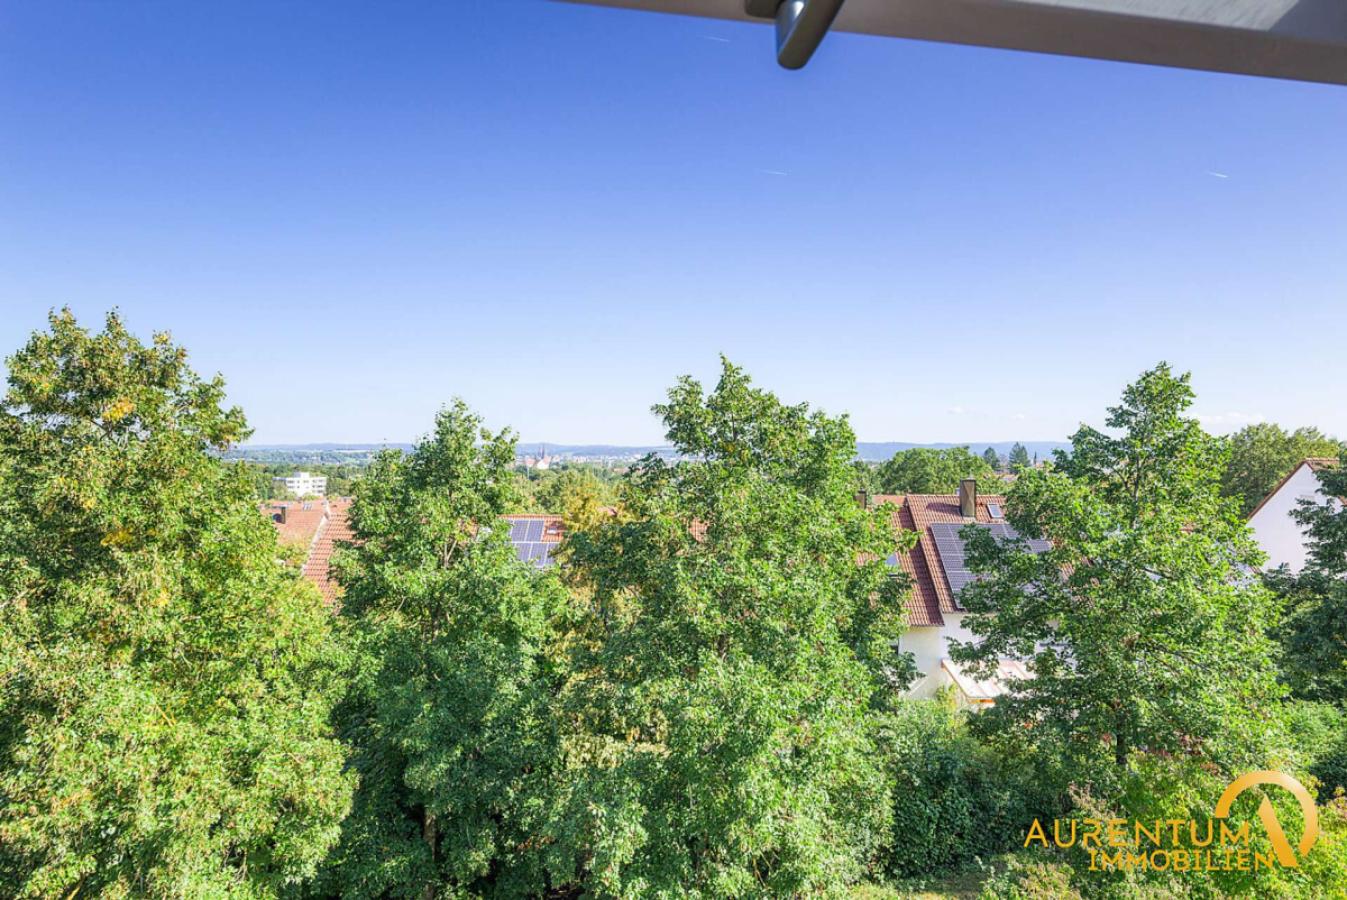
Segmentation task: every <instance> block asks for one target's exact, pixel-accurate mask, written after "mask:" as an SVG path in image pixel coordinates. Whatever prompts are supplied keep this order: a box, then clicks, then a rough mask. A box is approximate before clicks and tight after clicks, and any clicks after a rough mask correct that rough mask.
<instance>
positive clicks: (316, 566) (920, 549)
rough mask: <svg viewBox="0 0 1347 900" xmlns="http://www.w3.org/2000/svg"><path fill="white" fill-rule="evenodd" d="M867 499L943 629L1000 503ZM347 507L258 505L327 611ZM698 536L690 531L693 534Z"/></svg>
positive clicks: (552, 520)
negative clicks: (967, 534)
mask: <svg viewBox="0 0 1347 900" xmlns="http://www.w3.org/2000/svg"><path fill="white" fill-rule="evenodd" d="M1318 462H1331V461H1318ZM868 500H869V502H870V504H871V505H872V506H879V505H881V504H885V503H888V504H892V505H893V507H894V511H893V514H892V522H893V526H894V529H895V531H897V530H903V531H915V532H917V534H918V535H919V537H918V539H917V543H916V545H915V546H914V547H913V548H912V549H911V550H910V551H908V552H906V553H894V554H893V555H892V556H890V557H889V560H888V562H889V564H890V565H893V566H896V567H898V568H900V569H902V571H903V572H905V573H906V574H907V575H908V576H909V577H910V578H911V580H912V591H911V594H910V595H909V596H908V599H907V612H908V624H909V625H911V626H913V627H923V626H925V627H940V626H943V625H944V624H945V615H946V614H950V613H958V612H961V609H960V607H959V605H958V603H957V601H956V600H955V595H956V593H957V591H958V590H959V588H960V587H962V585H963V584H964V583H966V581H967V580H968V578H969V577H970V576H969V575H968V573H967V570H966V568H965V567H964V561H963V556H962V552H963V550H962V541H961V540H960V539H959V538H958V537H957V533H958V529H959V528H960V527H962V526H963V525H966V524H969V523H972V522H976V523H978V524H981V525H988V526H1001V527H1003V528H1007V530H1008V526H1006V524H1005V498H1004V497H1002V496H1000V495H986V496H976V495H975V496H974V497H973V498H972V508H973V510H974V515H973V516H972V517H966V516H965V515H964V514H963V509H962V507H961V505H960V495H959V494H876V495H871V496H870V497H869V498H868ZM350 508H351V499H350V498H349V497H331V498H328V499H327V500H273V501H269V502H268V503H266V504H264V506H263V509H264V511H265V512H267V513H268V514H269V515H270V516H271V519H272V521H273V522H274V523H275V524H276V529H277V531H278V533H279V534H280V536H281V539H282V540H283V541H285V542H286V543H292V544H301V545H305V544H307V546H308V548H309V549H308V553H307V556H306V557H305V562H304V566H303V575H304V578H305V579H307V580H309V581H310V582H312V583H313V584H314V585H315V586H317V587H318V589H319V591H320V592H321V593H322V595H323V599H324V600H325V601H326V602H327V603H328V604H330V605H333V606H335V605H336V604H337V603H338V602H339V601H340V597H341V589H340V586H339V585H338V584H337V583H336V581H335V580H334V579H333V578H332V575H331V572H330V569H329V567H330V564H331V561H332V555H333V553H334V551H335V550H336V548H337V545H338V544H339V543H341V542H343V541H350V540H352V539H353V534H352V532H351V525H350V518H349V515H350ZM502 518H503V519H504V521H506V522H507V523H509V526H510V542H511V543H512V544H513V545H514V548H515V552H516V554H517V555H518V557H519V559H520V561H521V562H527V563H531V564H533V565H534V566H536V567H537V568H539V569H545V568H548V567H549V566H552V565H554V564H555V562H556V559H555V557H554V556H553V553H554V552H555V550H556V548H557V545H558V544H560V542H561V540H562V538H563V537H564V535H565V528H564V525H563V522H562V518H561V516H554V515H540V514H523V513H521V514H516V515H508V516H503V517H502ZM699 530H701V529H698V528H697V527H696V526H694V532H695V531H699Z"/></svg>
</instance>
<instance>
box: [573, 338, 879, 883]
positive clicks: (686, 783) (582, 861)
mask: <svg viewBox="0 0 1347 900" xmlns="http://www.w3.org/2000/svg"><path fill="white" fill-rule="evenodd" d="M655 409H656V412H657V413H658V414H660V415H661V416H662V418H663V419H664V422H665V425H666V429H667V433H668V436H669V439H670V440H671V441H672V442H674V444H675V446H676V448H677V450H678V451H679V452H680V453H681V454H683V458H682V459H680V460H679V461H677V462H673V463H670V462H666V461H664V460H661V459H658V458H654V457H652V458H649V459H646V460H644V461H643V462H642V463H641V464H640V465H638V466H637V467H636V468H635V469H634V470H633V472H632V473H631V475H630V477H629V480H628V483H627V484H626V485H625V493H624V497H625V498H626V500H627V503H626V507H625V509H624V517H623V518H621V519H619V520H615V521H609V522H605V523H601V524H599V525H598V526H597V527H596V528H594V529H592V530H590V531H588V532H584V533H581V534H579V535H576V536H575V537H574V538H572V541H571V556H570V559H571V564H572V566H573V567H574V569H575V571H576V572H577V573H578V574H579V576H580V577H581V578H582V579H583V580H584V583H585V585H586V586H587V587H588V588H589V589H590V590H592V593H593V618H594V624H593V626H592V628H590V629H589V631H590V633H597V635H598V639H597V641H595V642H594V643H593V644H592V645H589V649H588V650H586V651H583V652H582V653H581V654H580V656H579V658H578V659H577V662H576V670H577V676H576V677H575V678H574V679H573V681H572V683H571V685H570V686H569V688H568V691H567V694H566V705H567V708H568V709H569V710H571V711H572V714H573V715H574V717H575V718H576V720H577V722H578V723H579V725H580V731H581V735H580V736H578V737H577V738H576V739H574V740H572V741H571V742H570V744H569V747H568V750H569V753H570V758H571V771H572V776H573V778H574V779H575V783H574V785H573V787H572V788H571V791H570V794H569V797H570V801H569V803H568V805H567V807H566V809H565V811H564V812H563V813H562V815H561V816H560V817H559V820H558V824H557V826H556V828H557V831H558V837H557V841H558V849H557V852H556V854H555V858H556V859H557V862H556V863H555V864H554V865H555V866H556V867H557V870H558V871H565V872H574V873H575V874H577V875H578V876H580V877H581V878H583V879H584V880H585V882H586V883H587V884H589V885H590V886H591V889H593V890H595V891H596V892H597V893H599V894H600V895H604V896H625V897H635V896H670V897H672V896H706V897H713V896H714V897H720V896H785V895H790V894H795V893H806V892H810V891H813V890H821V889H825V888H828V887H833V886H837V885H840V884H843V883H846V882H847V881H850V880H854V879H855V878H856V877H857V876H858V875H859V874H860V873H861V872H862V871H863V870H864V868H865V866H866V865H867V864H868V863H869V862H870V861H871V859H872V858H873V855H874V854H875V852H876V851H877V848H878V846H879V845H880V844H881V843H882V841H883V840H884V839H885V836H886V829H887V818H888V815H889V804H888V799H887V798H888V790H887V782H886V780H885V775H884V772H883V768H882V766H881V765H880V763H879V761H878V760H877V758H876V748H875V744H874V733H875V731H874V730H875V728H876V723H877V721H878V720H879V717H880V715H881V713H882V709H883V708H884V705H885V704H886V703H887V702H888V700H889V698H890V697H891V694H890V692H889V688H888V684H887V682H886V680H885V678H886V675H888V674H891V673H892V672H893V671H894V670H895V668H896V663H897V660H896V658H895V654H894V653H893V651H892V650H891V649H890V648H889V644H888V642H889V641H890V640H892V639H893V638H895V637H896V636H897V634H898V633H899V631H900V630H901V622H902V617H901V591H902V589H903V585H902V584H901V583H900V582H899V581H898V580H897V579H894V578H892V577H891V576H890V575H889V574H888V572H887V570H886V567H885V566H884V564H883V562H882V560H883V559H884V558H885V557H886V556H888V555H889V554H890V553H892V552H893V549H894V546H893V545H894V543H895V542H894V538H893V536H892V533H891V532H890V531H889V523H888V516H887V514H884V513H880V512H877V511H873V510H871V511H866V510H863V509H861V508H860V507H859V506H858V505H857V504H856V503H855V501H854V499H853V497H852V493H851V486H852V483H853V470H852V466H851V458H852V456H853V454H854V448H855V438H854V435H853V434H852V432H851V429H850V428H849V426H848V425H847V423H846V421H845V419H841V418H830V417H828V416H826V415H825V414H823V413H821V412H816V411H810V410H809V409H808V408H807V407H805V406H787V405H784V404H782V403H780V401H778V400H777V399H776V398H775V397H774V396H773V395H772V394H770V393H768V392H766V391H762V390H759V389H757V388H754V387H753V386H752V384H751V382H750V381H749V379H748V378H747V376H746V375H744V373H743V372H742V371H741V370H739V369H737V368H736V367H734V366H732V365H730V364H729V363H728V362H726V363H725V364H724V367H723V371H722V376H721V379H720V381H719V383H718V384H717V386H716V388H715V390H714V391H712V392H711V393H709V394H707V393H704V392H703V390H702V388H701V386H700V385H699V384H697V383H696V382H695V381H693V380H692V379H690V378H683V379H680V380H679V382H678V383H677V384H676V385H675V386H674V388H673V389H672V390H671V391H670V392H669V401H668V402H667V403H665V404H661V405H659V406H657V407H656V408H655ZM879 648H883V649H879Z"/></svg>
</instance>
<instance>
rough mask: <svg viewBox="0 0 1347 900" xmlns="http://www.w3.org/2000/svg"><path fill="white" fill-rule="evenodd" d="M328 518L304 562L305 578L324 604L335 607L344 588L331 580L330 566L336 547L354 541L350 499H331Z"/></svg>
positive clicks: (328, 506) (328, 503)
mask: <svg viewBox="0 0 1347 900" xmlns="http://www.w3.org/2000/svg"><path fill="white" fill-rule="evenodd" d="M327 508H328V516H327V521H326V522H325V523H324V524H323V527H322V528H320V529H319V531H318V535H317V536H316V537H315V539H314V542H313V547H312V548H311V549H310V550H309V558H308V559H307V560H305V561H304V577H305V578H306V579H308V580H309V581H311V582H313V583H314V584H315V585H317V587H318V591H319V593H321V594H322V595H323V601H324V602H325V603H327V604H328V605H329V606H333V607H335V606H336V605H337V603H338V602H339V601H340V599H341V586H340V585H339V584H337V582H336V579H334V578H333V577H332V572H331V570H330V569H329V566H330V564H331V562H332V554H333V553H334V552H335V551H336V549H337V545H338V544H339V543H341V542H343V541H350V540H352V539H353V538H354V534H353V533H352V532H351V517H350V512H351V498H350V497H332V498H331V499H329V500H328V501H327Z"/></svg>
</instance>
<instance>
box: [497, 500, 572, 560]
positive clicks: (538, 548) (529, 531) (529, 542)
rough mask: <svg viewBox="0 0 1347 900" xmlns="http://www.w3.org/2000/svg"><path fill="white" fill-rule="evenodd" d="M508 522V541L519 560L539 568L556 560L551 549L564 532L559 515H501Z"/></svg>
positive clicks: (554, 548) (558, 541) (555, 545)
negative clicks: (512, 545)
mask: <svg viewBox="0 0 1347 900" xmlns="http://www.w3.org/2000/svg"><path fill="white" fill-rule="evenodd" d="M501 518H502V519H504V520H505V521H506V522H509V523H510V543H512V544H514V549H515V553H516V554H517V555H518V556H519V561H520V562H527V563H533V565H534V566H536V567H538V568H539V569H545V568H547V567H548V566H551V565H552V564H553V563H555V562H556V560H555V559H553V557H552V551H554V550H556V548H557V544H559V543H561V538H562V536H563V535H564V534H565V528H564V526H563V525H562V520H561V516H549V515H536V514H532V513H529V514H520V515H513V516H502V517H501Z"/></svg>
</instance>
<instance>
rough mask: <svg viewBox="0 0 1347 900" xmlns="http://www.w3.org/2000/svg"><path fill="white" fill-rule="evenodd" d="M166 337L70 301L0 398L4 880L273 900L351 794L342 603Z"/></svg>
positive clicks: (92, 892)
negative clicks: (257, 499)
mask: <svg viewBox="0 0 1347 900" xmlns="http://www.w3.org/2000/svg"><path fill="white" fill-rule="evenodd" d="M223 395H224V388H223V384H222V382H221V381H220V380H219V379H218V378H217V379H215V380H213V381H202V380H200V379H199V378H197V377H196V376H195V375H194V374H193V373H192V372H191V370H190V369H189V368H188V366H187V361H186V355H185V353H184V352H183V351H182V350H181V349H179V348H177V347H175V346H173V345H172V344H171V343H170V342H169V339H168V337H167V336H166V335H156V337H155V339H154V342H153V344H152V345H150V346H146V345H144V344H142V343H140V342H139V341H137V340H136V339H135V338H134V337H133V336H131V335H130V334H128V333H127V332H126V330H125V329H124V328H123V326H122V324H121V322H120V321H119V320H118V318H117V317H116V316H115V315H114V316H109V317H108V320H107V327H106V329H105V330H104V331H103V332H102V333H99V334H90V333H89V332H87V331H85V330H84V329H82V328H80V327H79V326H78V325H77V324H76V322H75V320H74V318H73V317H72V316H71V315H70V314H69V313H68V312H63V313H60V314H55V315H53V316H52V318H51V324H50V330H49V331H47V332H44V333H39V334H36V335H34V336H33V338H32V340H31V341H29V343H28V345H27V346H26V347H24V348H23V349H22V350H20V351H19V352H18V353H17V354H16V355H15V356H13V357H11V358H10V359H9V391H8V393H7V394H6V395H5V397H4V400H3V402H2V403H0V885H3V886H4V889H3V893H4V895H5V896H20V897H56V896H74V895H75V894H76V893H79V894H81V895H82V896H102V897H165V898H167V897H269V896H275V895H277V894H279V893H281V892H282V891H283V890H284V889H285V888H286V887H287V886H289V885H292V884H294V883H296V882H298V881H300V880H302V879H304V878H306V877H308V876H311V875H312V874H313V872H314V870H315V868H316V866H317V864H318V863H319V862H320V861H321V860H322V859H323V857H324V856H325V855H326V853H327V851H328V849H329V848H330V847H331V846H332V844H333V842H334V841H335V839H336V837H337V833H338V826H339V823H340V821H341V819H342V818H343V817H344V816H345V814H346V812H347V809H348V807H349V803H350V792H351V779H350V777H349V776H347V775H345V774H343V772H342V763H343V759H344V752H343V748H342V746H341V745H340V744H339V743H338V742H337V741H336V740H334V739H333V736H332V734H331V731H330V728H329V725H328V722H327V717H328V712H329V709H330V707H331V702H332V699H333V696H334V688H335V686H336V685H335V682H334V675H335V673H334V671H333V668H332V665H331V663H332V660H333V659H335V658H336V657H337V656H338V652H337V648H336V647H335V645H334V644H333V642H332V639H331V617H330V615H329V613H328V612H327V611H326V610H325V609H324V608H323V607H322V605H321V602H320V600H319V598H318V595H317V592H316V591H314V590H313V589H312V588H311V587H309V586H308V585H304V584H302V583H301V582H299V581H297V580H296V579H295V578H294V577H293V576H292V575H290V574H287V570H285V569H283V568H282V567H280V566H278V565H277V564H276V554H277V551H276V542H275V537H274V535H273V531H272V527H271V525H270V524H269V523H268V522H267V521H266V520H265V519H264V518H263V517H262V516H261V515H259V513H258V511H257V509H256V507H255V505H254V498H253V493H252V485H251V483H250V481H249V479H248V476H247V473H246V472H244V471H242V470H241V469H240V468H238V467H237V466H234V465H229V464H226V463H223V462H221V461H220V460H219V459H218V458H216V457H215V456H214V455H212V454H213V452H214V451H218V450H221V449H223V448H224V447H227V446H228V445H229V444H231V443H232V442H234V441H236V440H239V439H240V438H242V437H243V436H244V435H245V434H246V433H247V430H246V425H245V422H244V419H243V416H242V414H241V413H240V412H239V411H238V410H237V409H224V408H223V407H222V406H221V400H222V398H223Z"/></svg>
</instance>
